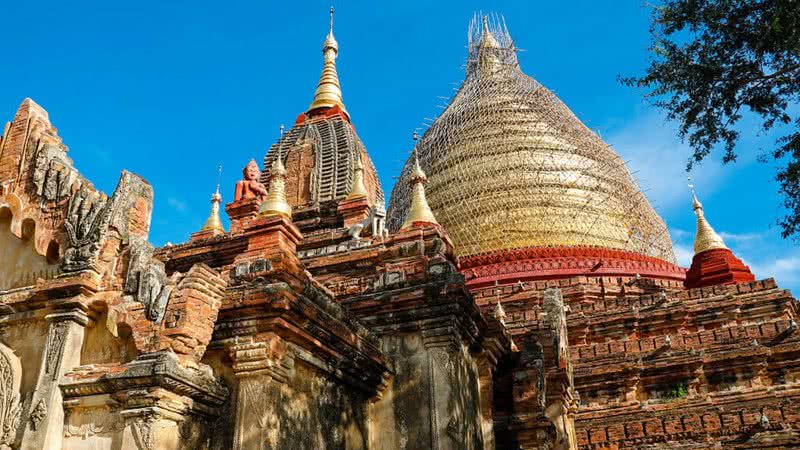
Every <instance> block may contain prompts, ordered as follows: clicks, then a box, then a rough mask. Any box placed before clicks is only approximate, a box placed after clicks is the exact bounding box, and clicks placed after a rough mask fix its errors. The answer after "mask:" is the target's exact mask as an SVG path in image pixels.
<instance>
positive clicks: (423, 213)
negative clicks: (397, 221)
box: [400, 132, 439, 229]
mask: <svg viewBox="0 0 800 450" xmlns="http://www.w3.org/2000/svg"><path fill="white" fill-rule="evenodd" d="M414 140H415V141H416V140H417V133H416V132H414ZM427 181H428V177H426V176H425V172H423V171H422V167H420V166H419V159H417V150H416V146H414V168H413V169H412V170H411V180H410V183H411V191H412V192H411V207H410V208H408V215H407V216H406V220H405V222H403V226H401V227H400V228H401V229H403V228H410V227H413V226H414V223H415V222H425V223H432V224H436V225H438V224H439V222H437V221H436V217H434V216H433V211H431V207H430V206H429V205H428V200H427V199H426V198H425V186H424V184H425V183H426V182H427Z"/></svg>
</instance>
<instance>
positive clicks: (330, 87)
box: [308, 6, 349, 116]
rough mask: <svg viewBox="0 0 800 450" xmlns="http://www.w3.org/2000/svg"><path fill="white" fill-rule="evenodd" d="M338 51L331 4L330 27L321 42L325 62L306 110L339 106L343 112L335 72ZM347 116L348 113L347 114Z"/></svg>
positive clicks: (337, 76) (340, 90)
mask: <svg viewBox="0 0 800 450" xmlns="http://www.w3.org/2000/svg"><path fill="white" fill-rule="evenodd" d="M338 53H339V44H338V43H337V42H336V38H335V37H333V6H331V28H330V31H329V32H328V37H327V38H325V43H324V44H322V54H323V55H324V58H325V62H324V64H323V66H322V75H320V77H319V82H318V83H317V90H316V91H315V92H314V100H313V101H312V102H311V106H309V107H308V112H311V111H313V110H315V109H318V108H331V107H333V106H339V107H340V108H342V111H344V113H345V114H347V110H346V109H345V107H344V100H342V87H341V86H340V85H339V75H338V74H337V73H336V56H337V55H338ZM348 116H349V114H348Z"/></svg>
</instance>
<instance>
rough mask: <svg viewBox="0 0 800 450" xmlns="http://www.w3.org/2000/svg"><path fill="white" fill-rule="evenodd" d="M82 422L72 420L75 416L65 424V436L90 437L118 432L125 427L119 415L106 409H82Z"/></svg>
mask: <svg viewBox="0 0 800 450" xmlns="http://www.w3.org/2000/svg"><path fill="white" fill-rule="evenodd" d="M79 416H80V418H81V420H80V423H74V422H72V420H73V416H70V418H69V420H67V421H66V423H65V424H64V437H66V438H69V437H80V438H82V439H88V438H90V437H92V436H96V435H98V434H107V433H117V432H120V431H122V430H123V429H124V428H125V424H124V422H123V421H121V420H119V418H118V415H117V414H114V413H113V412H112V411H110V410H106V409H89V410H80V414H79Z"/></svg>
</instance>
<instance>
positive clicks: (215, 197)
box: [200, 164, 225, 234]
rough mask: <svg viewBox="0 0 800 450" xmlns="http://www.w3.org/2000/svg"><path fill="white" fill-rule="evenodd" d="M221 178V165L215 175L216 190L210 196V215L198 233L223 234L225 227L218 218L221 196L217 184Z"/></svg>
mask: <svg viewBox="0 0 800 450" xmlns="http://www.w3.org/2000/svg"><path fill="white" fill-rule="evenodd" d="M221 178H222V165H221V164H220V166H219V174H218V175H217V190H216V191H215V192H214V193H213V194H212V195H211V214H209V216H208V219H206V223H205V225H203V228H201V229H200V231H211V232H213V233H214V234H224V233H225V227H223V226H222V221H221V220H220V218H219V205H220V203H222V195H220V193H219V183H220V179H221Z"/></svg>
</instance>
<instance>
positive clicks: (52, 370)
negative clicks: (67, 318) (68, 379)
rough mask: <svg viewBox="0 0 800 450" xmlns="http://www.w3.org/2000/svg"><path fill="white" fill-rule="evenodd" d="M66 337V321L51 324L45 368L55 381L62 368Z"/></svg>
mask: <svg viewBox="0 0 800 450" xmlns="http://www.w3.org/2000/svg"><path fill="white" fill-rule="evenodd" d="M66 338H67V324H66V323H64V322H55V323H53V324H52V325H50V332H49V334H48V336H47V359H46V360H45V366H44V370H45V373H46V374H49V375H50V376H51V379H52V380H54V381H55V380H56V379H57V378H58V372H59V369H60V368H61V359H62V356H63V354H64V342H65V340H66Z"/></svg>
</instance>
